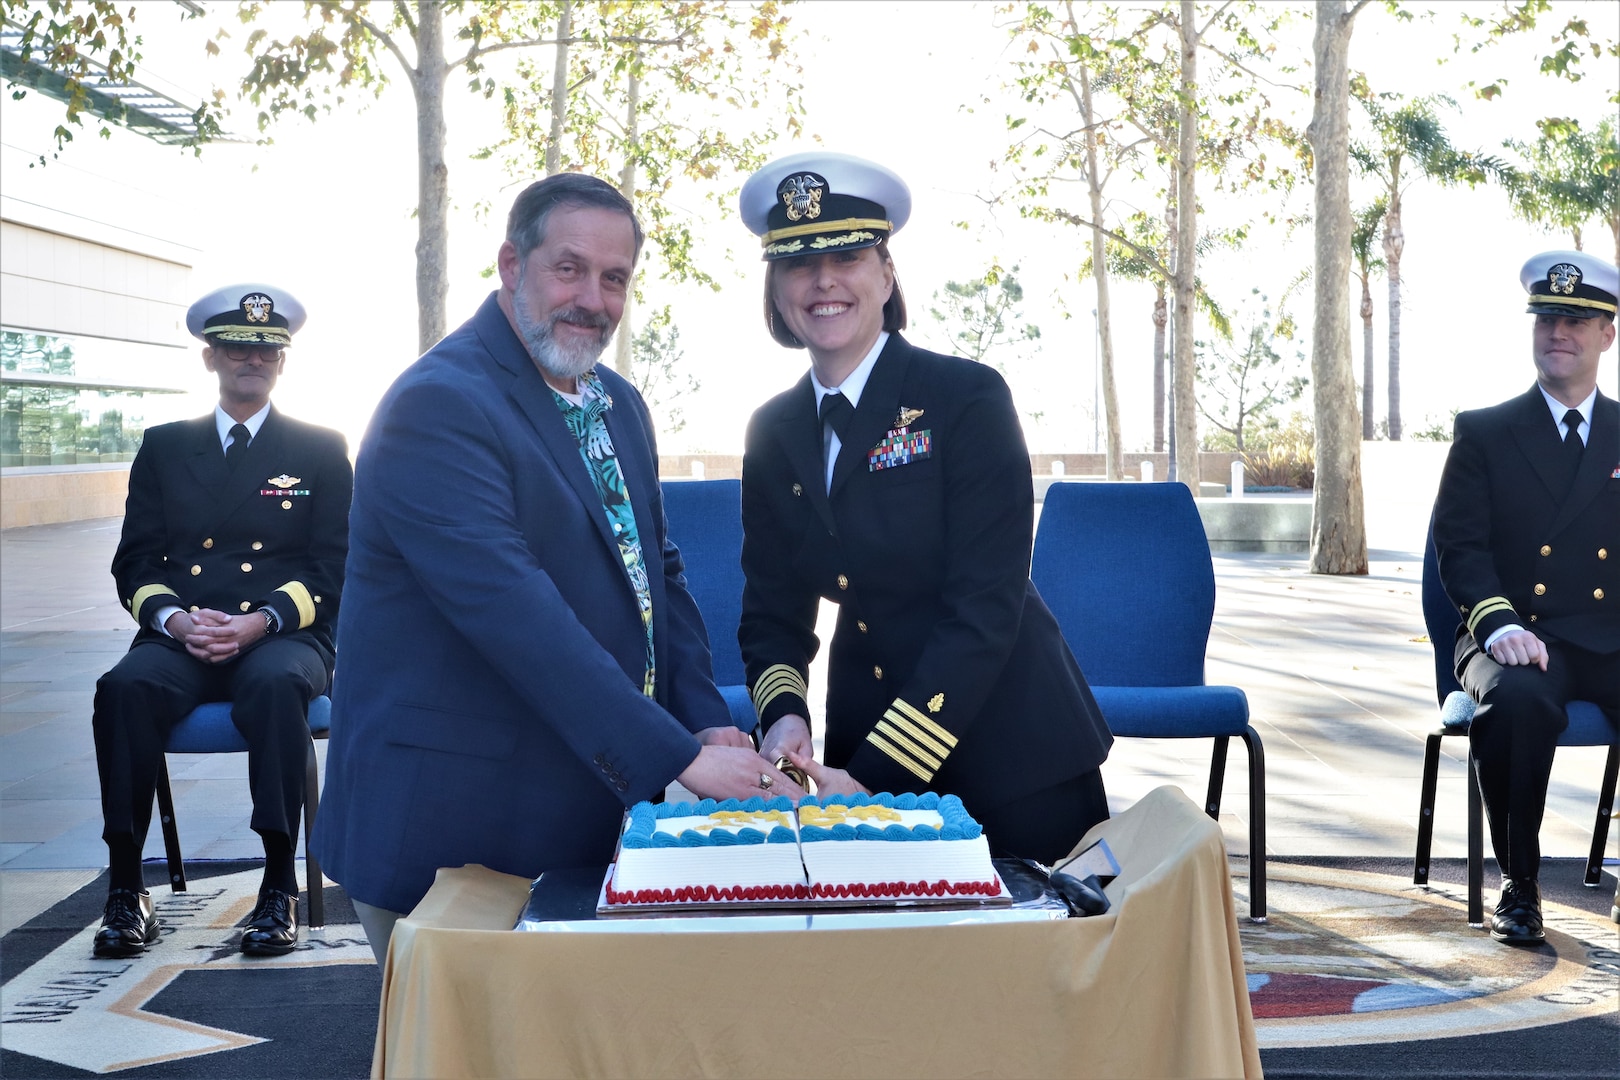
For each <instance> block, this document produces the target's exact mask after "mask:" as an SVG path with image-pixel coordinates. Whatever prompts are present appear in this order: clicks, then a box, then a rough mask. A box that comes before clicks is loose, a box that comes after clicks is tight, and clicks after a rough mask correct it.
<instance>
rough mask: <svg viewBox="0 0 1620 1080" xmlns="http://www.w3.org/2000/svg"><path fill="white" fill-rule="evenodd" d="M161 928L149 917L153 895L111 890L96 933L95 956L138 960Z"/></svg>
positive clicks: (156, 921)
mask: <svg viewBox="0 0 1620 1080" xmlns="http://www.w3.org/2000/svg"><path fill="white" fill-rule="evenodd" d="M162 929H163V924H162V923H160V922H158V918H157V916H156V915H154V914H152V894H151V893H149V892H147V891H146V890H145V889H142V890H141V891H140V892H136V891H135V890H133V889H113V890H112V891H111V892H109V893H108V894H107V906H106V907H105V908H104V909H103V910H102V913H101V929H100V930H97V931H96V946H95V955H97V956H106V957H121V956H139V955H141V953H143V952H145V951H146V947H147V946H148V945H150V944H152V943H153V942H155V941H157V939H158V934H159V933H160V932H161V931H162Z"/></svg>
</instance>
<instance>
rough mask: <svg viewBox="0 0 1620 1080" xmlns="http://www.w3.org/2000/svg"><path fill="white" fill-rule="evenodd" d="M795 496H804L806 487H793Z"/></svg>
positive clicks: (796, 485)
mask: <svg viewBox="0 0 1620 1080" xmlns="http://www.w3.org/2000/svg"><path fill="white" fill-rule="evenodd" d="M793 494H795V495H803V494H804V485H802V484H794V485H793Z"/></svg>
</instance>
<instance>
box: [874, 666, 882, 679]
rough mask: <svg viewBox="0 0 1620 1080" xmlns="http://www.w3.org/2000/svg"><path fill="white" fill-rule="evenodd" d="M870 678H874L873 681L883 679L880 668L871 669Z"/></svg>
mask: <svg viewBox="0 0 1620 1080" xmlns="http://www.w3.org/2000/svg"><path fill="white" fill-rule="evenodd" d="M872 678H874V679H881V678H883V669H882V668H880V667H874V668H873V669H872Z"/></svg>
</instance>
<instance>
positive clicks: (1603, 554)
mask: <svg viewBox="0 0 1620 1080" xmlns="http://www.w3.org/2000/svg"><path fill="white" fill-rule="evenodd" d="M1608 557H1609V549H1608V548H1598V558H1600V559H1607V558H1608Z"/></svg>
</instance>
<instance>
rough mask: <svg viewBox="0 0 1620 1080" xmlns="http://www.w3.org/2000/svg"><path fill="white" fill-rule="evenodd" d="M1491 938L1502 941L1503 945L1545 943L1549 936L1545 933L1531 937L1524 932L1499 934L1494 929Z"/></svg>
mask: <svg viewBox="0 0 1620 1080" xmlns="http://www.w3.org/2000/svg"><path fill="white" fill-rule="evenodd" d="M1491 940H1492V941H1500V942H1501V943H1502V944H1503V945H1545V944H1546V943H1547V936H1546V935H1545V934H1543V935H1541V936H1540V937H1530V936H1528V935H1524V934H1498V933H1497V932H1496V931H1495V930H1492V931H1491Z"/></svg>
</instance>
